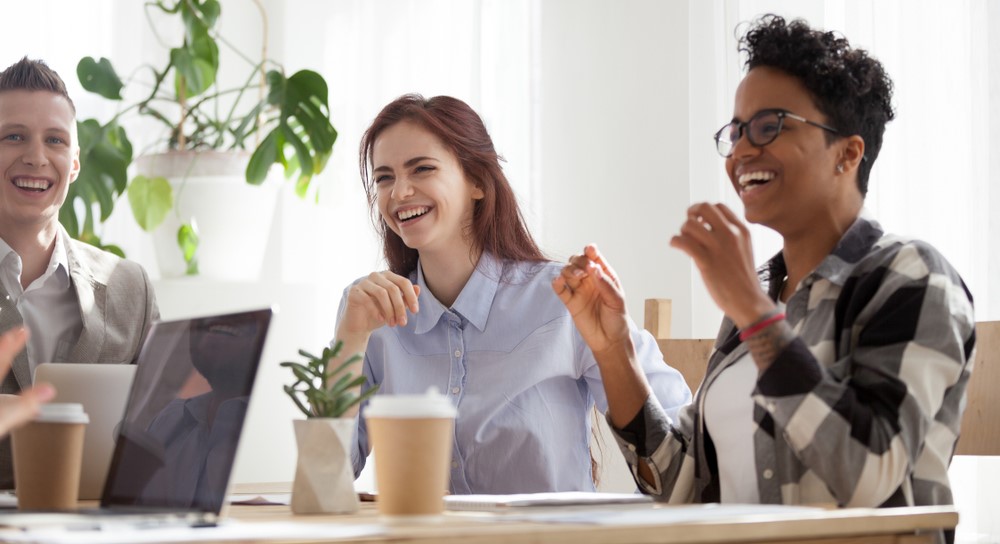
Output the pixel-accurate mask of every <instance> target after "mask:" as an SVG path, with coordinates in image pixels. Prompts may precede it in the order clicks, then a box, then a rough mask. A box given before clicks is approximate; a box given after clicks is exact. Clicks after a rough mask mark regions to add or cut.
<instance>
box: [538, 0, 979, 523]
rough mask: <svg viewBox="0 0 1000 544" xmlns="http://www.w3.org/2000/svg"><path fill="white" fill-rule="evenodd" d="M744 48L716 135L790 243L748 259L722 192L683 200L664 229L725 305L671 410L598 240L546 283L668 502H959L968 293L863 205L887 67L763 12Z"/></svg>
mask: <svg viewBox="0 0 1000 544" xmlns="http://www.w3.org/2000/svg"><path fill="white" fill-rule="evenodd" d="M740 50H741V51H742V52H744V53H746V54H747V62H746V66H747V68H748V72H747V75H746V77H745V78H744V79H743V81H742V82H741V84H740V86H739V88H738V89H737V91H736V98H735V109H734V115H733V120H732V121H731V122H730V123H728V124H726V125H725V126H724V127H722V129H720V130H719V132H718V133H717V134H716V135H715V139H716V143H717V146H718V150H719V153H720V154H721V155H722V156H723V157H725V159H726V162H725V166H726V171H727V173H728V174H729V178H730V180H731V181H732V185H733V189H734V190H735V191H736V192H737V193H738V194H739V196H740V198H741V200H742V201H743V205H744V208H745V215H746V220H747V221H750V222H754V223H759V224H762V225H766V226H767V227H769V228H771V229H774V230H775V231H777V232H778V233H779V234H781V235H782V238H783V248H782V251H781V252H780V253H778V254H777V255H776V256H775V257H774V258H772V259H771V260H770V261H769V262H768V263H767V264H766V265H765V266H764V267H763V268H762V269H761V271H759V272H755V271H754V267H753V262H754V261H753V255H752V251H751V243H750V235H749V233H748V231H747V228H746V226H745V225H744V224H743V222H742V221H741V220H740V219H739V218H738V217H737V216H736V215H735V214H734V213H733V212H732V211H731V210H730V209H729V208H727V207H726V206H725V205H722V204H709V203H701V204H695V205H694V206H691V207H690V208H689V209H688V217H687V221H686V222H685V223H684V224H683V225H682V227H681V230H680V233H678V234H677V235H676V236H674V237H673V239H672V240H671V242H670V245H671V246H673V247H675V248H678V249H680V250H681V251H684V252H685V253H687V254H688V255H689V256H690V257H691V258H692V259H693V260H694V262H695V264H696V265H697V266H698V269H699V271H700V272H701V275H702V279H703V280H704V282H705V285H706V286H707V288H708V290H709V292H710V293H711V295H712V297H713V299H714V300H715V302H716V303H717V304H718V305H719V307H720V308H721V309H722V310H723V311H724V312H725V315H726V318H725V320H724V322H723V325H722V328H721V331H720V334H719V337H718V339H717V340H716V345H715V348H716V349H715V351H714V352H713V354H712V356H711V359H710V360H709V362H708V368H707V373H706V376H705V380H704V381H703V382H702V385H701V387H700V388H699V390H698V392H697V394H696V395H695V398H694V401H693V402H692V404H690V405H689V406H687V407H685V408H684V409H682V411H681V413H680V415H679V418H678V421H671V420H670V418H668V417H667V416H666V415H665V414H664V413H663V411H662V409H661V408H660V407H659V405H658V404H657V403H656V402H649V398H650V397H649V387H648V385H647V384H646V381H645V379H644V378H643V375H642V373H641V372H639V371H638V369H639V367H638V364H637V363H636V361H635V356H634V349H633V347H632V345H631V342H630V340H629V337H628V334H627V328H626V326H625V322H626V321H625V317H626V310H625V303H624V299H623V296H622V289H621V284H620V282H619V280H618V278H617V277H616V275H615V273H614V271H613V270H612V269H611V267H610V266H609V265H608V264H607V262H606V261H605V260H604V259H603V257H602V256H601V254H600V253H599V252H598V250H597V248H596V247H594V246H588V247H587V248H585V250H584V254H583V255H578V256H574V257H573V258H571V259H570V263H569V264H568V265H567V266H566V267H565V268H564V270H563V273H562V275H561V276H560V277H559V278H557V279H556V280H555V281H553V289H554V290H555V291H556V293H558V295H559V297H560V299H561V300H562V301H563V303H564V304H566V306H567V307H568V308H569V310H570V312H571V314H572V315H573V318H574V320H575V322H576V325H577V327H578V328H579V329H580V332H581V334H582V335H583V337H584V339H585V340H586V341H587V343H588V344H589V345H590V348H591V349H592V351H593V353H594V355H595V356H596V358H597V361H598V364H599V366H600V370H601V374H602V377H603V380H604V387H605V389H606V390H607V397H608V402H609V412H608V419H609V422H610V423H611V425H612V427H613V428H614V429H615V431H616V434H617V438H618V441H619V443H620V445H621V448H622V451H623V453H624V454H625V457H626V459H627V460H628V462H629V464H630V466H631V468H632V472H633V476H634V477H635V479H636V482H637V483H638V484H639V486H640V487H641V489H642V490H643V491H645V492H646V493H649V494H652V495H655V496H656V497H657V498H659V499H662V500H664V501H671V502H744V503H784V504H815V503H826V504H837V505H840V506H904V505H928V504H950V503H951V501H952V497H951V490H950V487H949V483H948V473H947V468H948V464H949V462H950V461H951V456H952V453H953V451H954V447H955V442H956V441H957V438H958V432H959V422H960V421H961V410H962V397H963V396H964V394H965V388H966V384H967V382H968V379H969V371H970V361H971V357H972V351H973V347H974V345H975V320H974V317H973V310H972V296H971V295H970V293H969V292H968V289H967V288H966V287H965V284H964V283H963V282H962V279H961V278H960V277H959V275H958V273H957V272H956V271H955V270H954V268H953V267H952V266H951V265H950V264H949V263H948V262H947V261H946V260H945V259H944V257H942V256H941V254H940V253H939V252H938V251H937V250H935V249H934V248H933V247H931V246H930V245H928V244H927V243H925V242H921V241H919V240H911V239H906V238H902V237H899V236H895V235H891V234H886V233H884V232H883V231H882V229H881V227H880V226H879V224H878V223H876V222H875V221H874V220H873V219H871V218H870V217H869V216H867V214H866V213H865V212H864V210H863V204H864V197H865V194H866V192H867V187H868V175H869V173H870V171H871V167H872V164H873V163H874V162H875V159H876V158H877V157H878V152H879V149H880V147H881V144H882V134H883V132H884V129H885V124H886V123H887V122H888V121H890V120H891V119H892V118H893V115H894V114H893V109H892V105H891V98H892V82H891V81H890V79H889V77H888V75H887V74H886V73H885V71H884V70H883V68H882V65H881V63H879V62H878V61H877V60H875V59H873V58H871V57H869V56H868V54H867V53H866V52H865V51H863V50H860V49H855V48H852V47H851V46H850V44H849V43H848V42H847V40H846V39H844V38H843V37H840V36H838V35H836V34H833V33H831V32H822V31H818V30H813V29H811V28H810V27H809V26H808V25H807V24H806V23H805V22H803V21H801V20H796V21H792V22H790V23H786V21H785V20H784V19H782V18H780V17H777V16H773V15H769V16H765V17H763V18H761V19H759V20H757V21H755V22H754V23H753V24H752V25H751V27H750V28H749V30H748V32H747V33H746V34H745V35H744V36H743V38H742V39H741V40H740ZM941 536H942V537H945V536H947V537H948V538H949V539H950V537H951V535H941Z"/></svg>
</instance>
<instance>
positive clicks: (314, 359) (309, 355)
mask: <svg viewBox="0 0 1000 544" xmlns="http://www.w3.org/2000/svg"><path fill="white" fill-rule="evenodd" d="M299 355H301V356H303V357H305V358H307V359H312V360H313V361H318V360H319V357H317V356H315V355H313V354H312V353H309V352H308V351H306V350H304V349H300V350H299Z"/></svg>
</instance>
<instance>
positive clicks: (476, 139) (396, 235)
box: [337, 95, 691, 494]
mask: <svg viewBox="0 0 1000 544" xmlns="http://www.w3.org/2000/svg"><path fill="white" fill-rule="evenodd" d="M360 155H361V156H360V163H361V164H360V166H361V175H362V180H363V182H364V185H365V190H366V192H367V194H368V199H369V204H370V206H371V208H372V212H373V216H374V218H375V221H376V229H377V230H378V233H379V235H380V236H381V238H382V242H383V250H384V253H385V258H386V262H387V263H388V265H389V270H385V271H378V272H373V273H371V274H370V275H368V276H366V277H364V278H361V279H359V280H358V281H356V282H354V283H353V284H352V285H350V286H348V288H347V289H346V290H345V292H344V297H343V299H342V302H341V307H340V313H339V315H338V320H337V321H338V325H337V338H338V339H340V340H342V341H343V342H344V350H343V351H344V353H359V352H364V363H363V372H364V375H365V377H366V378H367V379H368V384H369V385H377V386H379V390H378V394H380V395H381V394H422V393H424V392H425V391H426V390H427V389H428V387H435V388H437V390H438V391H440V392H442V393H444V394H446V395H448V397H449V398H450V399H451V401H452V402H453V404H454V405H455V406H456V407H457V408H458V418H457V419H456V421H455V434H454V442H453V454H452V461H451V464H450V467H451V472H450V492H451V493H452V494H469V493H529V492H539V491H593V490H594V479H593V478H594V475H593V474H592V469H593V467H594V465H593V464H592V460H591V456H590V448H589V444H590V441H589V438H590V433H591V427H590V421H591V418H590V415H591V412H592V409H593V407H594V406H595V405H596V406H597V407H598V408H599V409H600V410H601V411H604V410H605V409H606V407H607V403H606V401H605V398H604V387H603V386H602V384H601V374H600V372H599V371H598V369H597V363H596V361H594V356H593V354H591V352H590V350H589V349H588V348H587V346H586V344H585V343H584V342H583V339H582V338H581V337H580V335H579V333H578V332H577V331H576V328H575V326H574V324H573V320H572V319H571V318H570V316H569V313H568V312H567V311H566V308H565V307H564V306H563V305H562V304H561V303H560V302H559V300H558V299H557V298H556V297H555V296H554V295H553V294H552V290H551V287H550V285H551V282H552V280H553V279H554V278H555V277H556V276H558V275H559V273H560V271H561V269H562V266H561V265H559V264H558V263H554V262H550V261H549V260H547V259H546V258H545V256H544V255H543V254H542V252H541V251H540V250H539V248H538V246H537V245H536V244H535V241H534V239H533V238H532V236H531V234H530V233H529V232H528V229H527V227H526V226H525V224H524V220H523V219H522V217H521V212H520V209H519V208H518V205H517V200H516V198H515V196H514V192H513V190H512V189H511V187H510V184H509V183H508V182H507V178H506V177H505V176H504V173H503V169H502V168H501V166H500V156H499V155H498V154H497V152H496V150H495V148H494V146H493V141H492V139H491V138H490V135H489V133H488V132H487V130H486V127H485V126H484V124H483V121H482V119H481V118H480V117H479V115H478V114H476V112H475V111H473V110H472V108H470V107H469V105H468V104H466V103H465V102H462V101H461V100H458V99H455V98H451V97H448V96H437V97H434V98H430V99H425V98H424V97H422V96H419V95H406V96H402V97H400V98H398V99H396V100H395V101H393V102H392V103H390V104H388V105H387V106H386V107H385V108H383V109H382V111H381V112H380V113H379V114H378V116H376V118H375V120H374V121H373V122H372V124H371V126H370V127H369V128H368V130H367V131H366V132H365V134H364V136H363V137H362V140H361V154H360ZM626 328H628V333H626V334H628V335H629V337H630V338H632V339H633V340H634V341H635V342H636V344H637V346H638V350H637V352H638V356H637V360H639V361H642V365H641V367H642V368H641V371H642V372H644V374H643V376H644V379H645V378H646V377H648V379H649V382H650V383H651V384H652V390H653V391H654V392H655V398H657V399H658V400H655V401H651V402H657V406H661V404H660V403H662V408H661V409H663V410H666V411H667V412H668V413H671V414H676V412H677V410H678V409H680V407H681V406H683V405H685V404H687V403H688V402H689V401H690V399H691V394H690V391H689V390H688V388H687V386H686V385H685V383H684V380H683V378H682V377H681V375H680V374H679V373H678V372H677V371H676V370H674V369H672V368H670V367H668V366H667V365H666V364H664V362H663V357H662V355H660V352H659V349H658V348H657V346H656V342H655V340H654V339H653V337H652V336H650V335H649V334H648V333H645V332H643V331H640V330H639V329H637V328H636V327H635V325H634V324H633V323H631V322H628V323H626ZM357 438H358V442H357V447H356V448H355V449H354V451H353V452H352V454H353V458H354V468H355V473H356V474H357V473H359V472H360V471H361V469H362V467H363V466H364V464H365V458H366V457H367V455H368V453H369V451H370V450H371V444H369V442H368V434H367V428H366V426H365V422H364V419H363V418H362V419H361V420H360V421H359V423H358V433H357ZM376 447H377V445H376Z"/></svg>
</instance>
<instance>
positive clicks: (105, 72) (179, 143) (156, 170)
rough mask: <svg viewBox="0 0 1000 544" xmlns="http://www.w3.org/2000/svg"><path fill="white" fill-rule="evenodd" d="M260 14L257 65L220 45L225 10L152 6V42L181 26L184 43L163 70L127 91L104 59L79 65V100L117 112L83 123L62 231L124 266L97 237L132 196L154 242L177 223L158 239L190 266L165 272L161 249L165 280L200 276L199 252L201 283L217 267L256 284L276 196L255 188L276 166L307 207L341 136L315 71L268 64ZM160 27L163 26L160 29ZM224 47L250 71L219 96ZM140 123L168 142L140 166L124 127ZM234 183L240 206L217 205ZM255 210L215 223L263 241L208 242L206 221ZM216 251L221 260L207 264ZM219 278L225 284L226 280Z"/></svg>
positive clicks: (229, 200) (141, 75)
mask: <svg viewBox="0 0 1000 544" xmlns="http://www.w3.org/2000/svg"><path fill="white" fill-rule="evenodd" d="M253 2H254V4H255V5H256V6H257V7H258V9H259V11H260V13H261V16H262V18H263V20H264V23H265V24H264V25H263V30H262V36H263V41H262V43H263V44H264V47H263V50H262V51H261V54H260V58H259V59H258V60H252V59H251V58H250V57H249V56H248V55H246V54H244V53H243V52H241V51H239V50H237V49H236V48H235V47H234V46H233V45H232V44H231V42H229V41H228V40H226V39H225V38H224V37H223V36H221V35H220V34H219V32H218V30H217V28H216V27H217V23H218V21H219V18H220V16H221V6H220V3H219V1H218V0H151V1H147V2H146V3H145V9H146V11H147V19H148V20H149V22H150V30H151V31H152V35H154V36H156V37H157V39H158V40H159V41H160V42H161V43H166V42H167V41H168V40H164V39H163V38H162V37H161V36H160V34H159V33H158V32H157V30H158V28H161V27H162V26H163V24H164V23H171V22H176V23H177V27H178V30H179V32H178V33H179V36H178V37H177V38H176V40H175V42H179V43H174V44H173V45H170V46H169V47H170V49H169V55H168V56H167V58H166V59H164V60H163V62H162V64H161V65H160V66H158V67H157V66H143V67H142V68H140V69H139V70H137V71H136V72H135V74H134V75H133V76H132V77H130V78H128V79H127V81H128V85H126V83H123V81H122V78H120V77H119V75H118V73H117V72H116V70H115V69H114V67H113V66H112V64H111V61H109V60H108V59H106V58H101V59H99V60H98V59H94V58H92V57H84V58H83V59H81V60H80V62H79V64H78V66H77V74H78V76H79V79H80V83H81V84H82V85H83V87H84V89H86V90H87V91H90V92H93V93H96V94H98V95H100V96H102V97H104V98H107V99H109V100H114V101H117V102H119V104H120V105H119V107H118V111H117V113H116V114H115V115H114V116H113V117H112V118H111V119H110V120H109V121H107V122H106V123H103V124H102V123H101V122H99V121H97V120H95V119H86V120H83V121H80V122H79V123H78V128H79V139H80V155H81V166H82V168H81V172H80V175H79V177H78V179H77V181H76V182H75V183H73V184H72V185H70V189H69V195H68V197H67V199H66V203H65V204H64V205H63V207H62V209H61V210H60V221H61V222H62V223H63V225H64V226H65V227H66V229H67V231H69V233H70V235H71V236H73V237H75V238H78V239H80V240H84V241H87V242H90V243H92V244H94V245H97V246H99V247H102V248H105V249H109V250H111V251H115V252H117V253H119V254H121V250H120V249H118V248H116V247H114V246H111V245H107V244H105V243H104V242H103V241H102V240H101V239H100V238H99V237H98V235H97V232H96V230H95V225H96V224H98V223H99V222H101V221H104V220H106V219H107V218H108V217H109V216H110V214H111V212H112V210H113V209H114V207H115V205H116V203H117V201H118V199H119V198H121V197H122V196H124V195H126V194H127V197H128V200H129V204H130V205H131V208H132V212H133V215H134V216H135V218H136V221H137V223H138V224H139V226H140V227H142V228H143V229H144V230H146V231H154V230H156V229H157V227H158V226H160V225H161V224H163V223H164V221H165V220H168V219H169V221H168V222H172V224H171V227H170V229H169V231H167V232H163V231H164V230H165V229H160V230H159V231H158V233H159V237H160V238H166V239H169V240H170V241H171V243H170V244H169V246H170V247H171V249H172V250H173V251H174V252H175V253H177V254H178V255H179V254H180V250H179V249H178V246H179V248H180V249H182V250H183V254H184V263H185V264H184V265H183V266H181V265H176V266H175V265H173V264H172V263H170V262H169V261H168V262H164V255H163V251H162V250H160V249H158V250H157V258H158V261H160V266H161V271H162V269H164V268H166V269H168V270H167V272H166V273H165V274H164V275H168V276H169V275H175V274H173V273H171V270H180V271H181V272H186V273H188V274H192V273H197V272H198V269H199V261H198V259H199V256H198V255H197V252H196V250H197V248H198V247H199V240H200V243H201V247H202V249H203V251H202V253H206V254H204V255H201V259H200V261H201V269H202V271H203V272H205V273H209V269H212V271H213V272H214V267H215V266H216V264H215V263H216V262H219V261H221V263H220V264H219V265H218V266H219V267H220V268H221V267H222V266H223V264H226V263H228V264H230V265H234V266H230V267H228V268H230V269H233V270H236V276H235V279H248V276H251V275H255V274H256V272H257V270H259V268H260V261H261V260H262V257H263V250H264V247H265V246H266V240H267V233H268V231H269V228H270V227H269V220H270V216H271V214H273V211H274V195H273V194H268V193H266V192H264V191H260V190H258V191H256V192H253V191H252V188H251V187H250V186H252V185H261V184H262V183H263V182H264V180H265V179H266V178H267V176H268V172H269V171H270V170H271V167H272V166H273V165H275V164H280V165H282V166H283V167H284V172H285V175H286V177H289V178H294V179H295V191H296V193H297V194H298V195H299V196H305V195H306V193H307V191H308V189H309V185H310V181H311V180H312V177H313V176H314V175H315V174H318V173H320V172H321V171H322V170H323V168H324V167H325V165H326V163H327V160H328V159H329V157H330V154H331V153H332V150H333V144H334V142H335V141H336V138H337V132H336V130H335V129H334V127H333V125H332V124H331V122H330V112H329V107H328V103H327V93H328V87H327V84H326V81H325V80H324V79H323V77H322V76H320V75H319V74H318V73H316V72H314V71H311V70H301V71H299V72H296V73H294V74H292V75H286V74H285V72H284V70H283V68H282V67H281V65H280V64H277V63H276V62H274V61H273V60H271V59H268V58H267V54H266V44H267V32H266V28H267V26H266V14H265V13H264V8H263V6H262V5H261V3H260V1H259V0H253ZM154 17H159V19H156V20H155V21H154ZM180 29H182V30H180ZM220 44H222V45H224V46H225V47H227V48H229V49H231V50H232V51H233V54H235V56H237V57H240V58H242V59H244V60H246V61H247V73H246V77H245V79H241V80H240V82H241V83H239V84H237V85H233V86H224V85H223V84H222V83H221V82H220V81H218V80H217V78H216V75H217V74H218V71H219V59H220V50H219V47H220ZM135 88H139V89H144V90H143V91H142V93H141V94H140V95H139V96H140V97H139V98H137V99H134V100H131V99H130V100H126V99H125V98H123V95H124V94H125V93H123V91H125V90H128V89H135ZM133 94H134V93H133ZM130 96H131V95H130ZM135 117H138V118H140V119H146V120H147V122H150V123H154V124H155V125H158V126H160V127H162V129H163V132H162V137H161V138H160V139H159V140H158V141H156V142H152V143H151V145H149V146H148V147H146V148H148V149H151V150H154V151H159V152H162V153H144V154H143V157H141V158H137V159H136V160H135V161H133V158H134V157H133V149H132V141H131V139H130V138H129V136H128V134H127V133H126V130H125V128H124V127H123V122H124V121H125V120H126V118H135ZM133 162H136V163H137V166H138V167H139V168H138V169H139V172H138V175H136V176H134V177H133V178H132V179H131V181H129V177H128V169H129V167H130V165H131V164H132V163H133ZM230 174H233V175H230ZM227 175H230V177H231V178H233V179H235V180H236V181H237V182H238V183H235V184H232V183H230V186H232V185H235V186H236V187H235V188H236V189H241V188H242V189H243V190H244V192H243V193H242V194H239V195H235V196H234V195H233V194H232V193H229V192H221V193H220V191H219V189H218V184H219V183H220V178H221V177H223V176H227ZM201 182H205V184H207V185H208V186H209V187H210V190H209V193H207V194H208V195H209V196H204V194H201V193H199V194H195V193H196V192H197V191H199V190H200V189H199V188H197V187H200V186H201V185H199V184H201ZM248 184H249V185H248ZM196 186H197V187H196ZM248 188H250V189H248ZM248 190H250V192H247V191H248ZM215 193H220V194H221V195H222V196H215ZM210 198H218V199H219V201H216V202H208V204H207V205H206V206H207V210H206V211H209V212H210V213H202V212H198V211H193V210H191V209H188V208H190V207H191V206H193V205H194V204H198V203H201V204H204V203H205V202H206V201H207V200H210ZM254 200H256V201H259V202H257V204H258V206H264V207H265V208H266V209H265V210H263V211H260V210H256V209H255V210H250V211H244V212H242V213H241V214H238V215H236V216H234V217H232V218H224V219H221V220H218V221H217V223H218V224H219V225H220V228H225V229H228V231H229V232H233V231H244V232H246V231H252V230H253V229H254V228H258V229H260V224H261V223H264V226H263V229H264V230H263V234H261V231H260V230H258V231H257V232H256V233H255V234H253V239H252V240H251V241H250V242H243V243H233V242H231V241H222V242H219V243H215V242H210V239H211V238H212V237H213V236H215V234H214V233H212V232H210V230H211V229H210V228H209V225H208V222H209V221H210V220H215V219H217V218H218V217H219V214H222V213H228V212H232V211H236V210H238V209H239V206H241V205H245V204H248V203H249V202H250V201H254ZM268 206H269V208H268ZM172 210H173V212H174V213H173V214H170V212H171V211H172ZM265 219H266V221H264V220H265ZM199 227H200V229H199ZM199 230H200V232H199ZM175 239H176V242H174V240H175ZM213 244H214V245H215V247H216V249H213V250H212V252H213V254H207V253H208V251H209V248H210V247H211V246H212V245H213ZM225 248H229V249H235V251H232V252H230V253H225V254H224V255H221V256H219V257H216V255H215V253H221V252H224V251H225ZM255 248H258V249H259V250H260V252H259V257H255V258H256V259H257V262H256V270H255V269H254V263H253V262H252V261H250V260H249V259H248V258H247V255H248V254H249V253H250V252H252V251H253V250H254V249H255ZM233 261H236V262H233ZM248 261H249V262H248ZM247 269H250V273H249V274H248V273H247ZM213 275H219V276H223V277H227V276H228V274H227V273H225V272H221V273H215V274H213ZM229 277H233V276H229Z"/></svg>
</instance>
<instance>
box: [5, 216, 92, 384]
mask: <svg viewBox="0 0 1000 544" xmlns="http://www.w3.org/2000/svg"><path fill="white" fill-rule="evenodd" d="M22 267H23V265H22V262H21V256H20V255H18V254H17V253H15V252H14V250H13V249H11V247H10V246H9V245H8V244H7V242H6V241H4V240H3V239H2V238H0V283H2V284H3V288H4V290H5V291H7V294H8V296H9V297H10V299H11V300H10V302H11V303H12V304H13V305H14V306H15V307H16V308H17V311H18V312H20V314H21V319H23V321H24V325H25V327H27V329H28V331H30V332H31V337H30V338H29V339H28V347H27V354H28V364H29V366H30V368H31V372H32V374H34V371H35V367H36V366H38V364H39V363H47V362H61V361H66V360H67V359H68V357H69V354H70V351H71V350H72V349H73V346H74V345H75V344H76V341H77V340H78V339H79V338H80V331H81V330H82V329H83V322H82V321H81V318H80V302H79V300H77V297H76V291H75V290H74V289H73V285H72V282H71V281H70V276H69V263H68V260H67V258H66V246H65V245H63V240H62V237H60V236H56V244H55V248H54V249H53V251H52V258H51V259H49V265H48V267H46V268H45V272H44V273H42V275H41V276H40V277H39V278H38V279H36V280H35V281H33V282H31V285H28V288H27V289H22V288H21V272H22Z"/></svg>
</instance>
